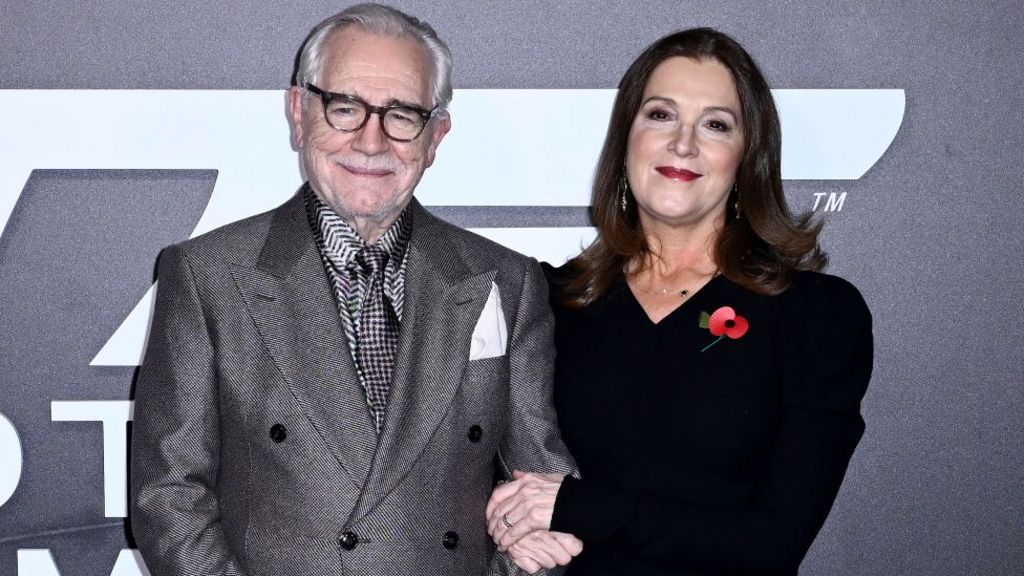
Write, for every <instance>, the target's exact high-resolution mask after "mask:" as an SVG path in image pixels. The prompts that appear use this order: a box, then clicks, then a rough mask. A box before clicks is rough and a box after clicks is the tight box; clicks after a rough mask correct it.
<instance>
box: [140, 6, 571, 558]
mask: <svg viewBox="0 0 1024 576" xmlns="http://www.w3.org/2000/svg"><path fill="white" fill-rule="evenodd" d="M450 71H451V56H450V53H449V51H448V48H447V46H445V44H444V43H443V42H441V40H439V39H438V38H437V36H436V34H435V33H434V31H433V29H432V28H430V26H428V25H426V24H424V23H421V22H420V21H418V20H416V19H414V18H411V17H409V16H407V15H405V14H402V13H401V12H398V11H396V10H393V9H391V8H387V7H383V6H376V5H360V6H356V7H353V8H350V9H348V10H346V11H344V12H342V13H340V14H338V15H336V16H334V17H332V18H329V19H327V20H325V21H324V22H323V23H321V24H320V25H319V26H318V27H317V28H315V29H314V30H313V32H311V34H310V36H309V38H308V39H307V41H306V43H305V45H304V47H303V50H302V52H301V53H300V58H299V64H298V69H297V71H296V86H294V87H292V88H291V89H290V90H289V92H288V105H289V112H290V117H291V121H292V129H293V138H294V144H295V146H296V147H297V148H298V149H299V153H300V156H301V158H302V163H303V166H304V171H305V174H306V176H307V178H308V182H307V183H306V184H305V185H303V187H302V188H301V189H300V190H299V193H298V194H297V195H296V196H295V197H293V198H292V199H291V200H289V201H288V202H286V203H285V204H284V205H282V206H281V207H279V208H277V209H275V210H272V211H270V212H268V213H266V214H261V215H258V216H255V217H252V218H249V219H246V220H243V221H240V222H236V223H234V224H231V225H228V226H225V227H223V228H221V229H218V230H215V231H213V232H210V233H209V234H206V235H204V236H202V237H199V238H196V239H193V240H190V241H187V242H184V243H182V244H179V245H176V246H172V247H170V248H168V249H167V250H165V252H164V253H163V255H162V256H161V260H160V274H159V288H158V296H157V307H156V314H155V318H154V322H153V326H152V330H151V336H150V343H149V346H148V350H147V354H146V358H145V361H144V363H143V368H142V371H141V373H140V376H139V381H138V387H137V394H136V404H135V424H134V431H133V443H132V467H131V470H132V478H131V484H132V498H131V501H132V525H133V529H134V534H135V537H136V540H137V543H138V546H139V549H140V550H141V551H142V554H143V557H144V558H145V560H146V563H147V565H148V566H149V568H150V570H151V572H152V573H153V574H154V576H164V575H188V576H195V575H199V574H253V575H255V574H267V575H274V576H287V575H296V576H298V575H302V576H314V575H320V574H325V575H326V574H389V575H390V574H452V575H456V574H458V575H463V574H466V575H469V574H483V573H487V572H492V573H505V572H510V571H513V570H514V569H515V566H513V565H512V563H511V562H510V560H509V558H508V557H507V556H505V555H504V554H498V553H495V552H494V546H493V544H492V543H491V541H490V539H489V538H488V536H487V533H486V522H485V516H484V512H485V505H486V502H487V499H488V496H489V495H490V492H491V489H492V487H493V484H494V478H495V475H496V472H498V473H500V474H501V475H502V476H504V477H505V478H509V477H510V476H511V472H512V470H513V469H520V470H530V471H540V472H555V473H563V474H565V473H571V472H573V471H574V469H575V466H574V464H573V462H572V459H571V458H570V457H569V455H568V453H567V452H566V449H565V446H564V445H563V444H562V442H561V440H560V439H559V436H558V430H557V426H556V422H555V416H554V412H553V409H552V406H551V398H550V396H551V391H550V378H551V365H552V348H551V331H552V319H551V316H550V312H549V311H548V309H547V302H546V291H545V285H544V279H543V277H542V275H541V274H540V271H539V268H538V266H537V264H536V262H535V261H533V260H530V259H527V258H525V257H523V256H520V255H517V254H515V253H514V252H511V251H509V250H507V249H505V248H502V247H500V246H498V245H496V244H494V243H492V242H490V241H487V240H485V239H483V238H480V237H478V236H475V235H472V234H470V233H468V232H466V231H463V230H460V229H458V228H455V227H453V226H451V225H449V224H446V223H444V222H442V221H440V220H438V219H436V218H434V217H433V216H431V215H430V214H429V213H427V212H426V211H425V210H424V209H423V208H422V207H421V206H420V205H419V203H418V202H417V201H416V200H414V199H413V198H412V194H413V190H414V189H415V187H416V184H417V183H418V182H419V180H420V177H421V176H422V175H423V172H424V170H425V169H426V168H427V167H428V166H430V164H431V163H432V162H433V160H434V154H435V152H436V150H437V147H438V145H439V144H440V142H441V140H442V139H443V138H444V136H445V134H446V133H447V132H448V130H449V127H450V125H451V123H450V119H449V116H448V114H447V111H446V107H447V104H448V102H449V101H450V99H451V80H450V78H451V72H450ZM580 547H581V544H580V543H579V541H577V540H575V539H574V538H572V537H571V536H568V535H560V534H553V533H548V532H538V533H535V534H534V535H533V536H532V537H531V538H530V539H527V540H525V541H523V542H522V544H521V545H520V546H519V547H518V548H516V547H513V548H512V549H510V550H509V555H510V556H511V557H512V558H513V559H514V560H515V561H516V562H518V563H519V564H520V565H522V566H525V567H527V568H528V569H531V570H533V569H536V568H538V567H539V566H540V565H544V566H549V567H550V566H554V565H555V564H564V563H565V562H567V561H568V559H569V558H571V555H572V554H573V553H578V552H579V549H580Z"/></svg>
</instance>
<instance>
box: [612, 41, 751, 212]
mask: <svg viewBox="0 0 1024 576" xmlns="http://www.w3.org/2000/svg"><path fill="white" fill-rule="evenodd" d="M743 141H744V137H743V118H742V117H741V109H740V99H739V95H738V94H737V92H736V83H735V82H734V81H733V78H732V74H731V73H730V72H729V70H728V69H727V68H725V66H723V65H722V64H720V63H719V62H718V61H716V60H710V59H708V60H694V59H691V58H684V57H674V58H669V59H668V60H665V61H664V62H662V63H661V64H659V65H658V66H657V67H656V68H655V69H654V72H652V73H651V77H650V79H649V80H648V81H647V86H646V87H645V88H644V94H643V100H642V103H641V105H640V110H639V112H638V113H637V115H636V118H634V119H633V126H632V128H631V129H630V131H629V145H628V148H627V150H626V172H627V174H628V177H629V186H630V188H631V189H632V191H633V196H634V197H635V198H636V202H637V207H638V210H639V215H640V221H641V223H642V224H643V225H644V228H645V229H650V227H651V226H652V225H655V224H658V225H668V226H671V227H697V228H701V227H705V226H708V225H717V224H718V223H720V222H723V221H724V219H725V208H726V202H727V200H728V198H729V192H730V190H731V189H732V186H733V182H734V181H735V179H736V170H737V168H738V167H739V164H740V158H741V156H742V155H743Z"/></svg>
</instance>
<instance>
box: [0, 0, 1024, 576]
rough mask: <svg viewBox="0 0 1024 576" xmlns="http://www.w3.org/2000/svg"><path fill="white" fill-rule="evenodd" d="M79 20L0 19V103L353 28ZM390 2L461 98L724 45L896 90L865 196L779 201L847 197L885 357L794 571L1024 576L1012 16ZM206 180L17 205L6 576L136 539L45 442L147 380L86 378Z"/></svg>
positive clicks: (117, 375) (118, 83) (1017, 75)
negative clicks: (892, 115) (19, 464)
mask: <svg viewBox="0 0 1024 576" xmlns="http://www.w3.org/2000/svg"><path fill="white" fill-rule="evenodd" d="M82 4H83V5H79V3H78V2H67V1H44V0H35V1H33V2H25V1H8V2H4V3H3V4H0V89H26V88H32V89H81V88H89V89H100V88H102V89H138V88H157V89H194V88H201V89H246V90H247V89H283V88H285V87H286V86H287V83H288V79H289V75H290V73H291V68H292V61H293V57H294V54H295V50H296V48H297V46H298V45H299V43H300V42H301V40H302V38H303V37H304V35H305V33H306V32H307V31H308V30H309V28H310V27H311V26H312V25H314V24H315V23H316V22H318V21H319V20H320V19H321V18H323V17H324V16H326V15H328V14H330V13H333V12H335V11H337V10H338V9H339V8H340V6H341V5H339V4H334V3H327V2H300V3H295V4H294V5H293V3H280V4H279V3H277V2H239V1H225V2H220V3H216V4H213V3H207V2H198V1H188V2H185V1H182V2H160V3H157V2H148V3H146V2H132V3H122V2H113V1H109V0H106V1H96V2H87V3H82ZM397 5H398V6H399V7H400V8H403V9H406V10H408V11H409V12H411V13H412V14H415V15H417V16H419V17H421V18H423V19H425V20H427V21H429V22H431V23H432V24H434V25H435V27H436V28H437V29H438V31H439V32H440V34H441V35H442V36H443V37H444V38H446V39H447V40H448V41H449V43H450V44H451V47H452V49H453V52H454V56H455V62H456V66H455V80H456V87H457V88H612V87H614V86H615V85H616V83H617V81H618V79H619V77H620V75H621V74H622V72H623V71H624V70H625V67H626V66H627V64H628V63H629V62H630V61H631V60H632V59H633V58H634V57H635V56H636V55H637V54H638V52H639V51H640V50H641V49H642V47H643V46H645V45H646V44H648V43H650V42H651V41H653V40H654V39H656V38H657V37H659V36H660V35H662V34H664V33H666V32H669V31H671V30H674V29H677V28H682V27H689V26H697V25H709V26H714V27H717V28H719V29H721V30H723V31H726V32H728V33H730V34H732V35H734V36H735V37H736V38H737V39H738V40H739V41H740V42H741V43H743V44H744V45H745V46H746V47H747V48H748V49H749V50H750V52H751V53H752V54H754V56H755V58H757V59H758V61H759V62H760V64H761V65H762V67H763V69H764V71H765V73H766V75H767V76H768V78H769V81H770V82H771V84H772V86H773V87H776V88H900V89H903V90H905V92H906V100H907V104H906V113H905V116H904V119H903V124H902V127H901V128H900V131H899V133H898V134H897V136H896V139H895V141H894V142H893V144H892V146H891V148H890V149H889V150H888V152H887V153H886V154H885V155H884V156H883V157H882V158H881V160H879V162H878V163H877V164H876V165H875V166H874V167H873V168H872V169H871V170H870V171H869V172H868V173H867V174H865V175H864V176H863V177H862V178H860V179H859V180H856V181H838V182H837V181H827V182H826V181H819V182H815V181H796V182H788V183H787V193H788V195H789V198H790V201H791V203H792V204H793V206H794V208H796V209H799V210H807V209H810V208H811V207H812V205H813V193H814V192H829V191H831V192H847V193H848V197H847V199H846V202H845V205H844V207H843V210H842V211H839V212H829V213H827V214H825V217H826V218H827V221H828V223H827V228H826V234H825V245H826V248H827V249H828V250H829V251H830V252H831V255H832V262H833V264H832V266H831V268H830V271H831V272H832V273H834V274H838V275H841V276H844V277H846V278H848V279H850V280H851V281H853V282H854V283H855V284H856V285H857V286H858V287H859V288H860V289H861V291H862V292H863V293H864V296H865V297H866V299H867V301H868V303H869V305H870V306H871V309H872V311H873V313H874V318H875V339H876V360H875V374H874V377H873V379H872V384H871V388H870V389H869V391H868V395H867V397H866V399H865V403H864V415H865V419H866V421H867V433H866V435H865V437H864V440H863V441H862V442H861V445H860V447H859V448H858V450H857V453H856V454H855V456H854V459H853V462H852V464H851V467H850V470H849V473H848V475H847V479H846V482H845V484H844V486H843V489H842V491H841V493H840V495H839V499H838V501H837V502H836V505H835V507H834V509H833V511H832V515H831V517H830V519H829V521H828V523H827V524H826V526H825V528H824V530H823V531H822V533H821V535H820V536H819V537H818V539H817V541H816V543H815V545H814V547H813V548H812V550H811V552H810V554H809V556H808V558H807V559H806V560H805V562H804V564H803V567H802V570H801V572H802V573H803V574H866V575H867V574H870V575H875V574H886V575H888V574H899V575H903V574H908V575H909V574H919V575H931V574H985V575H1016V574H1022V573H1024V550H1022V542H1024V522H1022V520H1021V511H1022V509H1024V455H1022V454H1024V451H1022V447H1024V442H1022V440H1024V427H1022V414H1024V393H1022V386H1021V382H1022V366H1024V346H1022V332H1024V330H1022V328H1021V322H1022V320H1024V319H1022V314H1021V312H1022V305H1021V297H1022V295H1024V294H1022V289H1021V282H1022V278H1024V274H1022V258H1021V256H1022V250H1021V248H1022V233H1021V227H1020V224H1019V222H1018V221H1019V219H1020V215H1019V212H1018V206H1019V205H1020V192H1021V190H1022V184H1024V181H1022V180H1024V178H1022V176H1021V165H1022V160H1024V155H1022V148H1024V130H1022V120H1021V119H1022V117H1024V106H1022V92H1024V72H1022V67H1021V64H1020V58H1021V55H1022V53H1024V40H1022V35H1021V30H1022V29H1024V17H1022V15H1024V8H1022V7H1021V5H1020V4H1019V2H1016V1H998V2H996V1H992V2H963V3H960V4H956V3H951V4H944V5H942V7H938V5H937V4H933V3H927V2H906V3H891V2H888V1H879V0H870V1H860V2H853V1H851V2H839V1H829V2H793V1H776V2H753V1H750V2H721V1H699V2H667V1H666V2H653V1H651V2H640V1H633V2H624V3H621V4H616V5H614V6H607V5H605V4H604V3H597V2H594V3H587V2H571V1H570V2H562V3H560V4H559V5H557V6H552V5H549V4H548V3H546V2H534V1H531V2H519V3H506V2H472V3H470V2H466V3H458V2H451V1H434V2H425V1H424V2H419V1H417V2H412V1H410V2H400V3H398V4H397ZM67 104H68V105H69V106H74V102H68V103H67ZM88 112H89V111H88V110H83V111H82V113H83V114H87V113H88ZM111 121H112V122H116V119H111ZM456 121H457V119H456ZM2 130H3V126H0V131H2ZM225 145H227V146H230V142H226V143H225ZM440 154H444V149H443V147H442V149H441V151H440ZM215 178H216V174H215V173H213V172H210V171H196V170H192V171H173V170H172V171H158V170H151V171H118V170H76V171H59V170H46V171H41V170H37V171H36V172H34V173H33V174H32V177H31V178H30V179H29V181H28V183H27V185H26V186H25V189H24V190H23V191H22V194H21V196H20V199H19V201H18V204H17V206H16V207H15V211H14V213H13V214H12V216H11V219H10V221H9V222H8V225H7V227H6V229H5V230H3V236H2V238H0V414H3V415H5V416H6V417H7V418H8V419H9V420H10V421H11V422H12V423H13V424H14V426H15V427H16V428H17V430H18V433H19V435H20V438H21V443H22V446H23V449H24V459H25V462H24V470H23V473H22V476H21V481H20V484H19V486H18V489H17V491H16V492H15V493H14V495H13V496H12V497H11V498H10V500H8V501H7V502H6V503H5V504H4V505H3V506H2V507H0V574H4V575H7V574H12V575H13V574H16V573H17V562H16V551H17V550H18V549H27V548H48V549H50V550H51V551H52V553H53V556H54V557H55V558H56V562H57V565H58V566H59V567H60V570H61V573H62V574H64V575H66V576H72V575H73V576H94V575H96V576H98V575H103V576H106V575H108V574H110V569H111V566H112V565H113V562H114V558H115V556H116V555H117V553H118V551H119V550H120V549H121V548H123V547H125V546H126V533H125V528H124V523H123V521H121V520H119V519H117V518H105V517H104V513H103V479H102V441H101V427H100V425H99V424H98V423H84V422H83V423H75V422H54V421H52V420H51V418H50V402H51V401H53V400H110V399H127V398H129V394H130V386H131V381H132V377H133V373H134V370H133V369H132V368H109V367H108V368H97V367H90V366H89V361H90V359H91V358H92V356H93V355H95V353H96V351H97V350H98V349H99V348H100V347H101V346H102V345H103V344H104V342H106V340H107V339H108V338H109V337H110V335H111V333H112V332H113V331H114V330H115V329H116V328H117V327H118V325H119V324H120V323H121V321H122V320H123V319H124V317H125V316H126V315H127V313H128V312H129V311H130V310H131V308H132V307H133V306H134V305H135V303H136V302H138V299H139V297H140V296H142V294H143V293H144V292H145V291H146V289H147V288H148V286H149V284H150V282H151V279H152V273H153V265H154V262H155V257H156V254H157V252H158V250H159V248H160V247H162V246H164V245H166V244H168V243H171V242H174V241H178V240H180V239H183V238H185V237H187V236H188V234H189V232H190V231H191V229H192V227H193V226H194V225H195V223H196V221H197V220H198V218H199V215H200V214H201V213H202V211H203V208H204V206H205V203H206V201H207V200H208V199H209V196H210V192H211V190H212V187H213V182H214V180H215ZM579 213H580V212H579V210H568V211H565V212H564V214H565V217H564V222H563V225H574V224H578V220H579ZM531 214H534V213H533V212H531V211H529V210H525V211H524V210H519V211H516V212H514V213H511V212H510V214H509V216H510V219H512V220H517V221H518V220H522V219H525V220H526V221H525V222H522V223H523V224H529V223H530V222H529V220H530V218H531V217H532V216H531ZM445 215H446V216H447V217H449V218H450V219H453V220H455V221H456V222H461V223H463V224H474V223H475V224H476V225H481V224H482V223H484V221H486V220H487V219H488V218H493V214H491V213H490V212H487V211H486V210H484V209H480V210H478V211H474V209H473V208H471V207H470V208H460V209H448V210H447V211H446V213H445ZM547 218H548V220H549V221H545V223H544V225H552V222H550V216H547ZM555 220H558V218H555ZM554 224H555V225H557V224H558V222H555V223H554ZM495 225H498V224H495ZM500 225H509V222H501V223H500ZM4 465H6V464H5V463H3V462H0V466H4Z"/></svg>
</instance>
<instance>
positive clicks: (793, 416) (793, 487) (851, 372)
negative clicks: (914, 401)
mask: <svg viewBox="0 0 1024 576" xmlns="http://www.w3.org/2000/svg"><path fill="white" fill-rule="evenodd" d="M826 278H829V277H826ZM819 283H821V281H819ZM805 288H806V289H807V290H808V292H807V294H806V295H805V296H804V297H802V298H796V299H794V300H795V301H798V302H800V304H799V306H794V307H792V309H789V310H786V314H785V316H786V317H788V318H793V319H794V320H793V321H788V320H784V321H783V323H782V325H781V326H780V328H779V331H778V332H777V339H776V343H775V355H776V358H777V360H778V366H779V370H780V376H781V378H782V381H783V394H782V399H781V400H782V402H781V406H780V410H781V423H780V427H779V431H778V435H777V437H776V439H775V443H774V447H773V449H772V452H771V455H770V459H769V462H768V466H767V467H766V469H765V470H764V473H763V476H762V479H761V481H760V482H759V489H758V490H757V495H756V497H755V499H754V501H753V502H752V503H751V504H750V505H748V506H746V507H741V508H727V507H723V506H715V505H711V504H707V503H701V502H695V501H692V500H688V499H687V497H686V496H687V495H686V494H682V493H681V494H679V495H678V496H677V497H675V498H666V497H663V496H655V495H651V494H646V493H637V492H630V491H627V490H623V489H620V488H618V487H615V486H609V485H602V484H598V483H594V482H588V481H586V480H577V479H573V478H567V479H566V480H565V481H564V482H563V484H562V488H561V490H560V491H559V494H558V498H557V500H556V502H555V510H554V518H553V521H552V529H553V530H559V531H563V532H569V533H572V534H575V535H576V536H577V537H579V538H581V539H582V540H583V541H584V542H612V543H613V544H614V545H616V546H620V547H622V548H624V549H626V550H628V551H629V553H631V554H633V555H635V556H636V557H639V558H644V559H652V560H658V561H661V562H665V563H669V564H677V565H680V566H686V567H695V566H699V567H703V568H705V569H711V570H714V571H716V572H718V571H722V572H726V573H730V574H743V573H759V574H764V573H790V574H795V573H796V571H797V568H798V567H799V564H800V561H801V560H802V559H803V557H804V555H805V554H806V553H807V550H808V548H809V547H810V545H811V543H812V541H813V540H814V538H815V536H816V535H817V533H818V530H819V529H820V528H821V526H822V524H823V523H824V522H825V518H826V517H827V516H828V513H829V510H830V509H831V506H832V503H833V501H834V500H835V497H836V494H837V493H838V491H839V486H840V483H841V482H842V480H843V476H844V475H845V473H846V467H847V464H848V463H849V461H850V458H851V456H852V454H853V451H854V448H855V447H856V445H857V443H858V442H859V440H860V438H861V436H862V434H863V432H864V422H863V420H862V418H861V416H860V401H861V398H862V397H863V395H864V392H865V390H866V388H867V385H868V381H869V379H870V376H871V368H872V354H873V352H872V335H871V315H870V312H869V311H868V309H867V306H866V305H865V303H864V301H863V299H862V298H861V296H860V294H859V293H858V292H857V290H856V289H855V288H853V286H851V285H849V284H847V283H846V282H845V281H842V280H839V279H835V278H829V279H828V280H827V281H826V282H825V284H823V285H818V284H812V285H811V286H809V287H805ZM825 352H827V353H825Z"/></svg>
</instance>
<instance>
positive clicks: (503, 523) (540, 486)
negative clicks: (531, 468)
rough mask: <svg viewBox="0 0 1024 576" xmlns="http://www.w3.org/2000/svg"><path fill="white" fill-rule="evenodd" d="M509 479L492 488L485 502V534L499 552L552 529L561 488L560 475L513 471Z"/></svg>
mask: <svg viewBox="0 0 1024 576" xmlns="http://www.w3.org/2000/svg"><path fill="white" fill-rule="evenodd" d="M512 479H513V480H512V482H508V483H506V484H502V485H501V486H498V487H497V488H495V489H494V493H492V494H491V499H490V501H489V502H487V533H488V534H490V535H491V538H493V539H494V543H495V544H497V546H498V550H499V551H501V552H505V551H507V550H509V548H510V547H511V546H512V545H513V544H515V543H516V542H519V541H520V540H521V539H522V538H523V537H524V536H526V535H527V534H529V533H531V532H533V531H535V530H548V529H550V528H551V515H552V513H553V512H554V510H555V498H556V497H557V496H558V489H559V488H561V486H562V476H561V475H559V474H534V473H528V472H520V471H519V470H514V471H512ZM573 539H574V540H575V538H573ZM577 542H578V540H577ZM581 547H582V544H581Z"/></svg>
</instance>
